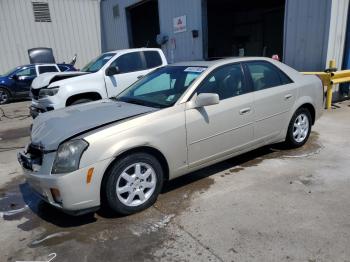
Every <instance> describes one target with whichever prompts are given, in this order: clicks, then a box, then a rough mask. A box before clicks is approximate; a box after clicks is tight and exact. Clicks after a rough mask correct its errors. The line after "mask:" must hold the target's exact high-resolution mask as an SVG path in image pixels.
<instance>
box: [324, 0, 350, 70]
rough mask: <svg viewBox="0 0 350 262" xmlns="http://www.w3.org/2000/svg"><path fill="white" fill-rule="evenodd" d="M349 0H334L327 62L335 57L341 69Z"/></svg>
mask: <svg viewBox="0 0 350 262" xmlns="http://www.w3.org/2000/svg"><path fill="white" fill-rule="evenodd" d="M348 7H349V0H337V1H332V7H331V11H330V12H331V19H330V25H329V37H328V48H327V59H326V61H325V62H326V63H327V62H328V61H329V60H331V59H335V61H336V63H337V67H338V68H339V69H341V66H342V63H343V58H344V45H345V39H346V26H347V19H348Z"/></svg>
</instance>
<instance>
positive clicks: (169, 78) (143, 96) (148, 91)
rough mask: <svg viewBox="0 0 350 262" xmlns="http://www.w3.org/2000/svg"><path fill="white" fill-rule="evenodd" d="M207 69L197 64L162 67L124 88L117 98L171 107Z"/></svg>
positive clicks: (142, 103) (128, 101)
mask: <svg viewBox="0 0 350 262" xmlns="http://www.w3.org/2000/svg"><path fill="white" fill-rule="evenodd" d="M205 70H206V67H197V66H166V67H162V68H160V69H157V70H155V71H153V72H152V73H150V74H148V75H146V76H145V77H144V78H142V79H141V80H139V81H137V82H136V83H134V84H133V85H131V86H130V87H129V88H127V89H126V90H124V91H123V92H122V93H121V94H119V95H118V96H117V97H116V100H118V101H123V102H126V103H133V104H140V105H144V106H149V107H157V108H165V107H170V106H172V105H174V104H175V103H176V101H177V100H178V99H179V98H180V96H181V95H182V94H183V93H184V92H185V91H186V89H187V88H188V87H189V86H190V85H191V84H192V83H193V81H194V80H195V79H196V78H197V77H198V76H199V75H200V74H201V73H203V72H204V71H205Z"/></svg>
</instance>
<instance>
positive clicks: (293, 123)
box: [285, 108, 312, 148]
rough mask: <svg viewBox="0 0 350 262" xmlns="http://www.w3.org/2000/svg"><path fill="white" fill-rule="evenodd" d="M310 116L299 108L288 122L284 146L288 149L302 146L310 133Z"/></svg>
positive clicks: (305, 110) (306, 110) (307, 111)
mask: <svg viewBox="0 0 350 262" xmlns="http://www.w3.org/2000/svg"><path fill="white" fill-rule="evenodd" d="M311 123H312V120H311V114H310V112H309V110H308V109H306V108H299V109H298V110H297V111H296V112H295V113H294V115H293V117H292V119H291V120H290V123H289V126H288V131H287V137H286V142H285V143H286V145H287V146H288V147H290V148H297V147H301V146H303V145H304V144H305V143H306V142H307V140H308V138H309V136H310V132H311Z"/></svg>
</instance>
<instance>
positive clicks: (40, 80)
mask: <svg viewBox="0 0 350 262" xmlns="http://www.w3.org/2000/svg"><path fill="white" fill-rule="evenodd" d="M85 74H89V73H87V72H80V71H70V72H50V73H43V74H41V75H39V76H37V77H36V78H35V79H34V80H33V83H32V88H33V89H40V88H43V87H46V86H48V85H49V84H51V83H52V82H56V81H60V80H63V79H67V78H71V77H76V76H81V75H85Z"/></svg>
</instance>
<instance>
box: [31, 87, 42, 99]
mask: <svg viewBox="0 0 350 262" xmlns="http://www.w3.org/2000/svg"><path fill="white" fill-rule="evenodd" d="M30 92H31V94H32V97H33V98H34V99H35V100H38V99H39V92H40V89H34V88H31V89H30Z"/></svg>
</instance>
